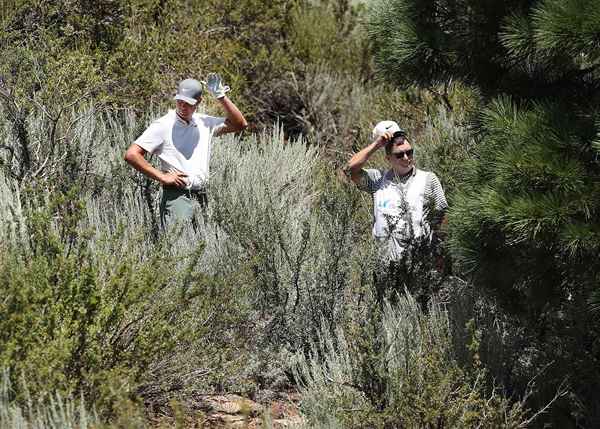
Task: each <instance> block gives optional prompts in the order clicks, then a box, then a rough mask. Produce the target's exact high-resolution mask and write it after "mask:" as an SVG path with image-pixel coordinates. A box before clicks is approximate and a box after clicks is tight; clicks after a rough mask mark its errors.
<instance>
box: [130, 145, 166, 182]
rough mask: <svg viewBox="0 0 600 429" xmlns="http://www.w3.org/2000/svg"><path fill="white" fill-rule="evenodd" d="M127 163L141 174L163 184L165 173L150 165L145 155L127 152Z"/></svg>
mask: <svg viewBox="0 0 600 429" xmlns="http://www.w3.org/2000/svg"><path fill="white" fill-rule="evenodd" d="M125 161H127V162H128V163H129V165H131V166H132V167H133V168H135V169H136V170H137V171H139V172H140V173H142V174H144V175H145V176H147V177H149V178H151V179H154V180H156V181H157V182H162V176H163V173H162V172H161V171H159V170H157V169H156V168H154V167H153V166H152V164H150V163H149V162H148V161H147V160H146V158H144V156H143V155H141V154H139V153H137V152H135V151H129V150H128V151H127V152H126V153H125Z"/></svg>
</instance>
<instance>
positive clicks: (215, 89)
mask: <svg viewBox="0 0 600 429" xmlns="http://www.w3.org/2000/svg"><path fill="white" fill-rule="evenodd" d="M206 88H207V89H208V92H210V93H211V95H212V96H213V97H215V98H223V97H225V93H227V92H229V91H230V89H231V88H229V87H228V86H227V85H223V82H221V76H219V75H218V74H216V73H211V74H209V75H208V79H207V80H206Z"/></svg>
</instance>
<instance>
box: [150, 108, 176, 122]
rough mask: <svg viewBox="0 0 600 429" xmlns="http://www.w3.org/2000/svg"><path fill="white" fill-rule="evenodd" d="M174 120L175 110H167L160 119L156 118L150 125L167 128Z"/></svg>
mask: <svg viewBox="0 0 600 429" xmlns="http://www.w3.org/2000/svg"><path fill="white" fill-rule="evenodd" d="M176 120H177V115H176V113H175V110H169V111H168V112H167V113H166V114H164V115H163V116H161V117H160V118H156V119H155V120H154V121H152V124H153V125H156V126H169V125H172V124H173V123H174V122H175V121H176Z"/></svg>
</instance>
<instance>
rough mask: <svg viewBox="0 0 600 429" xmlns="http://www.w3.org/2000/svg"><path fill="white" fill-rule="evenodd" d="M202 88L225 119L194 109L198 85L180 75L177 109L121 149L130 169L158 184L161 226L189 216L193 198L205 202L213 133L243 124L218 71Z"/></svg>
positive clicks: (240, 127) (199, 97)
mask: <svg viewBox="0 0 600 429" xmlns="http://www.w3.org/2000/svg"><path fill="white" fill-rule="evenodd" d="M206 88H207V89H208V91H209V92H210V93H211V95H213V96H214V97H215V98H216V99H217V100H218V101H219V102H220V103H221V106H222V107H223V110H224V111H225V115H226V116H225V117H224V118H222V117H214V116H208V115H205V114H201V113H196V109H197V107H198V104H199V102H200V101H201V100H202V92H203V85H202V83H200V82H199V81H197V80H195V79H185V80H183V81H181V82H180V83H179V86H178V88H177V94H176V95H175V100H176V109H175V110H170V111H169V112H168V113H167V114H166V115H164V116H163V117H161V118H159V119H157V120H155V121H154V122H152V124H150V126H149V127H148V128H147V129H146V130H145V131H144V133H143V134H142V135H141V136H140V137H138V139H137V140H136V141H135V142H134V143H133V144H132V145H131V146H130V147H129V148H128V149H127V152H125V160H126V161H127V162H128V163H129V164H131V166H132V167H133V168H135V169H136V170H138V171H140V172H142V173H143V174H145V175H146V176H148V177H150V178H151V179H154V180H156V181H158V182H160V184H161V185H162V198H161V204H160V215H161V223H162V224H163V226H165V225H166V224H168V223H170V222H171V221H181V220H184V221H185V220H193V213H194V210H193V207H194V201H198V202H199V203H200V204H201V205H206V185H207V183H208V178H209V161H210V153H211V146H212V137H213V136H220V135H223V134H226V133H232V132H238V131H241V130H243V129H244V128H246V127H247V126H248V123H247V122H246V119H245V118H244V115H242V113H241V112H240V111H239V109H238V108H237V107H236V106H235V104H233V102H232V101H231V100H230V99H229V98H228V97H227V96H226V95H225V94H226V93H227V92H228V91H229V87H228V86H225V85H223V83H222V82H221V78H220V77H219V76H218V75H215V74H211V75H209V77H208V80H207V82H206ZM147 153H151V154H156V155H157V156H158V158H159V159H160V169H157V168H155V167H153V166H152V165H151V164H150V163H149V162H148V161H147V160H146V157H145V156H146V154H147Z"/></svg>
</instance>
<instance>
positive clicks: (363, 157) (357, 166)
mask: <svg viewBox="0 0 600 429" xmlns="http://www.w3.org/2000/svg"><path fill="white" fill-rule="evenodd" d="M390 138H392V135H391V133H387V132H386V133H384V134H383V135H381V136H379V137H377V139H376V140H375V141H374V142H373V143H371V144H370V145H368V146H367V147H365V148H364V149H361V150H360V151H358V152H356V153H355V154H354V155H352V158H350V161H348V164H347V165H346V168H345V170H346V171H347V172H348V174H349V176H350V179H351V180H352V181H353V182H354V183H356V184H358V183H359V181H360V178H361V171H362V168H363V166H364V165H365V163H366V162H367V161H368V160H369V158H370V157H371V155H373V154H374V153H375V152H376V151H377V149H379V148H381V147H383V146H385V144H386V143H387V142H388V140H389V139H390Z"/></svg>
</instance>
